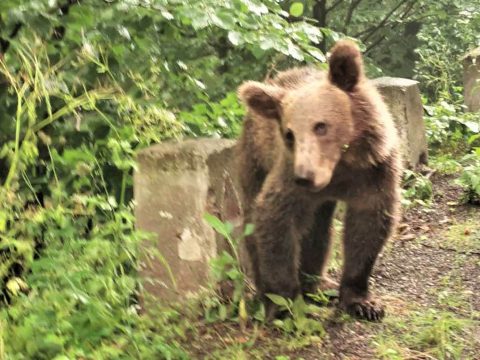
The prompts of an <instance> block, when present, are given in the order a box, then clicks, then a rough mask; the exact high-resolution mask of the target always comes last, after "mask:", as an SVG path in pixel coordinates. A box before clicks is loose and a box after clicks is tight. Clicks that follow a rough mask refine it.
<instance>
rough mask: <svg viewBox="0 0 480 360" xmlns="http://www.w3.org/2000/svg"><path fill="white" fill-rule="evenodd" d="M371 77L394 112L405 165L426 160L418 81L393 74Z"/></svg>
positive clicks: (415, 164) (412, 164) (426, 149)
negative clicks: (393, 75)
mask: <svg viewBox="0 0 480 360" xmlns="http://www.w3.org/2000/svg"><path fill="white" fill-rule="evenodd" d="M372 81H373V83H374V84H375V86H376V87H377V89H378V90H379V91H380V93H381V94H382V96H383V98H384V100H385V102H386V104H387V106H388V107H389V109H390V112H391V114H392V116H393V120H394V122H395V125H396V127H397V130H398V133H399V135H400V140H401V144H400V146H401V151H402V155H403V160H404V163H405V165H406V166H407V167H410V168H414V167H416V166H417V165H418V164H420V163H426V162H427V159H428V147H427V139H426V133H425V123H424V120H423V105H422V99H421V96H420V90H419V87H418V82H417V81H414V80H410V79H403V78H392V77H381V78H378V79H375V80H372Z"/></svg>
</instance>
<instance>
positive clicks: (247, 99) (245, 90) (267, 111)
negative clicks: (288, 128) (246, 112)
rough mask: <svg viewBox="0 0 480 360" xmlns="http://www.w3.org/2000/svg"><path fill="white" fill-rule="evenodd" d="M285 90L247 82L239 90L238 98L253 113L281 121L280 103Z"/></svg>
mask: <svg viewBox="0 0 480 360" xmlns="http://www.w3.org/2000/svg"><path fill="white" fill-rule="evenodd" d="M284 95H285V90H284V89H282V88H280V87H278V86H274V85H266V84H263V83H260V82H256V81H247V82H245V83H243V84H242V85H241V86H240V87H239V88H238V97H239V98H240V100H242V102H243V103H244V104H245V105H247V106H248V108H249V109H250V110H252V111H253V112H255V113H257V114H259V115H261V116H263V117H266V118H272V119H277V120H280V102H281V100H282V98H283V96H284Z"/></svg>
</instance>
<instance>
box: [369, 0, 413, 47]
mask: <svg viewBox="0 0 480 360" xmlns="http://www.w3.org/2000/svg"><path fill="white" fill-rule="evenodd" d="M407 2H408V0H402V1H400V2H399V3H398V5H397V6H395V7H394V8H393V9H392V10H390V12H389V13H388V14H387V15H385V17H384V18H383V20H382V21H380V23H379V24H378V25H377V26H375V27H374V28H373V30H372V31H371V32H370V33H369V34H368V35H367V36H365V37H364V38H363V39H362V42H366V41H367V40H368V39H369V38H371V37H372V35H373V34H375V33H376V32H377V31H378V30H380V29H381V28H382V26H384V25H385V23H386V22H387V21H388V19H390V17H392V15H393V14H394V13H395V11H397V10H398V9H399V8H400V7H401V6H402V5H404V4H405V3H407Z"/></svg>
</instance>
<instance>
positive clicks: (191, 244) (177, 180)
mask: <svg viewBox="0 0 480 360" xmlns="http://www.w3.org/2000/svg"><path fill="white" fill-rule="evenodd" d="M234 146H235V142H234V141H233V140H218V139H198V140H186V141H182V142H165V143H162V144H159V145H155V146H152V147H149V148H147V149H144V150H143V151H141V152H139V154H138V157H137V160H138V170H137V171H136V173H135V175H134V196H135V202H136V209H135V215H136V219H137V226H138V228H140V229H141V230H145V231H149V232H153V233H155V234H156V237H157V239H156V240H157V244H156V245H155V247H156V249H158V250H159V251H160V253H161V254H162V256H163V257H164V258H165V260H166V262H167V263H168V266H169V267H170V268H171V271H172V273H173V274H174V276H175V280H176V284H177V287H176V288H175V287H174V286H173V283H172V281H171V280H170V277H169V274H168V271H167V269H166V267H165V265H164V264H163V263H162V262H161V261H159V260H158V259H156V258H151V257H148V258H147V259H144V261H143V262H144V266H143V268H142V270H141V274H142V277H144V278H145V279H148V280H151V281H145V283H144V286H145V290H146V291H147V293H149V294H151V295H153V296H154V298H156V299H162V300H167V301H168V300H174V299H175V300H178V298H179V297H184V296H185V295H187V294H188V293H189V292H195V291H197V290H198V289H199V288H200V287H201V286H202V285H205V284H206V281H207V278H208V274H209V264H208V262H209V260H210V259H211V258H212V257H214V256H216V255H217V253H218V252H219V251H221V250H222V248H225V247H226V244H225V242H224V241H223V239H221V238H219V237H218V236H217V235H216V234H215V233H214V231H213V230H212V229H211V227H210V226H209V225H208V224H206V223H205V221H204V220H203V215H204V214H205V213H206V212H209V213H212V214H214V215H216V216H218V217H220V218H221V219H222V220H223V221H226V220H228V221H230V222H232V223H234V224H236V225H238V223H240V222H241V216H242V214H241V206H240V200H239V197H238V195H237V192H236V190H235V188H236V187H235V186H234V181H235V179H236V178H237V177H236V176H235V175H234V173H235V168H236V166H235V164H234V158H235V157H234ZM146 246H147V248H146V250H147V252H148V250H149V248H148V246H149V245H146ZM150 246H151V245H150ZM150 249H151V248H150Z"/></svg>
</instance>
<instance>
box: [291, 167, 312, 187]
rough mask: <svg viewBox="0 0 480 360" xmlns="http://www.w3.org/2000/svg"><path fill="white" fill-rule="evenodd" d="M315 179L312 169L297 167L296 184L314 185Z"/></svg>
mask: <svg viewBox="0 0 480 360" xmlns="http://www.w3.org/2000/svg"><path fill="white" fill-rule="evenodd" d="M314 181H315V174H314V173H313V171H311V170H307V169H305V167H303V166H299V167H297V169H295V184H297V185H299V186H303V187H311V186H313V184H314Z"/></svg>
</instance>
